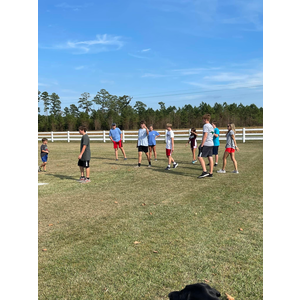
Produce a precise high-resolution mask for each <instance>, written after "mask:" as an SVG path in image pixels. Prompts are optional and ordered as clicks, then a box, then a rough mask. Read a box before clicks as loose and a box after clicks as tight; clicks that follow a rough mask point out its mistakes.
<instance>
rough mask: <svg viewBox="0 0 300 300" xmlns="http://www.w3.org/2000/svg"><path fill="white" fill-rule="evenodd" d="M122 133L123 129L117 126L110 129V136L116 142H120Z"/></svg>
mask: <svg viewBox="0 0 300 300" xmlns="http://www.w3.org/2000/svg"><path fill="white" fill-rule="evenodd" d="M121 134H122V132H121V130H120V129H119V128H117V127H116V128H115V129H111V130H110V131H109V136H111V137H112V139H113V140H114V141H115V142H118V141H119V140H120V139H121Z"/></svg>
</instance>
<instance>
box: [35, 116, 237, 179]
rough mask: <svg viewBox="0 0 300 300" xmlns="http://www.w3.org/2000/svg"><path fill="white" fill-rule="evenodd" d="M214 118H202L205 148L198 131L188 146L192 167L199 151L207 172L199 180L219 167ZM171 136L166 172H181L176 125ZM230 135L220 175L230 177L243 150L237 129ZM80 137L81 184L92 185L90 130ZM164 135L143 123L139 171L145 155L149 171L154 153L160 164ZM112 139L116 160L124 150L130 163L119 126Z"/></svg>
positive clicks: (44, 146) (44, 158)
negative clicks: (228, 172)
mask: <svg viewBox="0 0 300 300" xmlns="http://www.w3.org/2000/svg"><path fill="white" fill-rule="evenodd" d="M210 119H211V116H210V114H205V115H204V116H203V117H202V120H203V133H202V140H201V144H200V145H199V147H198V145H197V137H198V133H197V132H196V129H195V128H191V130H190V136H189V140H188V142H187V143H186V146H187V145H188V144H190V147H191V150H192V155H193V160H192V163H193V164H194V163H196V162H197V160H196V149H197V148H198V160H199V162H200V164H201V167H202V169H203V172H202V174H201V175H200V176H198V178H205V177H213V167H214V166H217V165H218V149H219V145H220V141H219V135H220V131H219V129H218V128H217V123H216V122H215V121H213V122H211V123H210ZM166 129H167V134H166V156H167V158H168V165H167V167H166V168H165V170H167V171H169V170H171V164H172V165H173V168H177V166H178V163H177V162H176V161H175V160H174V158H173V156H172V154H173V152H174V132H173V130H172V124H170V123H167V124H166ZM227 129H228V131H227V133H226V146H225V152H224V155H223V166H222V169H220V170H218V171H217V173H226V171H225V167H226V163H227V157H228V156H229V155H230V157H231V160H232V162H233V165H234V171H233V173H239V172H238V169H237V162H236V159H235V151H236V150H237V151H239V148H238V147H237V144H236V139H235V125H234V124H233V123H230V124H228V125H227ZM79 133H80V134H81V135H82V138H81V143H80V154H79V156H78V166H79V168H80V173H81V176H80V179H79V182H81V183H89V182H91V180H90V166H89V162H90V159H91V151H90V140H89V137H88V135H87V133H86V127H85V126H80V127H79ZM159 136H160V134H159V133H158V132H157V131H155V130H153V126H152V125H150V126H149V129H148V128H147V126H146V123H145V121H141V122H140V129H139V131H138V140H137V145H136V147H137V148H138V164H137V165H136V166H135V167H136V168H140V167H141V162H142V156H143V152H144V153H145V155H146V158H147V161H148V167H151V166H152V165H151V155H152V152H153V154H154V159H155V161H156V160H157V152H156V139H157V137H159ZM109 138H110V139H111V141H112V143H113V147H114V150H115V157H116V160H117V161H118V160H119V158H118V149H121V151H122V154H123V156H124V160H127V157H126V153H125V150H124V147H123V144H122V131H121V130H120V129H119V128H117V126H116V123H113V124H112V126H111V129H110V131H109ZM47 142H48V140H47V138H43V139H42V145H41V159H42V162H43V163H42V165H41V166H40V167H39V171H46V164H47V159H48V153H49V150H48V147H47ZM213 155H215V163H214V162H213ZM206 157H207V158H208V164H207V166H209V171H208V170H207V168H206V163H205V160H204V158H206ZM84 169H86V172H85V173H86V175H84Z"/></svg>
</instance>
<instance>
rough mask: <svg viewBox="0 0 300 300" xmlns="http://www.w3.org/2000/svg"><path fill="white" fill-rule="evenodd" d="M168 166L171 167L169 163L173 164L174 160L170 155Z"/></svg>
mask: <svg viewBox="0 0 300 300" xmlns="http://www.w3.org/2000/svg"><path fill="white" fill-rule="evenodd" d="M168 161H169V165H171V162H172V163H174V158H173V157H172V156H171V155H170V156H169V157H168Z"/></svg>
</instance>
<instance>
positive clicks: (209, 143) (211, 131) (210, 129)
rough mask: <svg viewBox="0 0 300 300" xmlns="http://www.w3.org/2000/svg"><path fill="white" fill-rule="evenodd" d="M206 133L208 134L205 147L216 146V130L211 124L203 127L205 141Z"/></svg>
mask: <svg viewBox="0 0 300 300" xmlns="http://www.w3.org/2000/svg"><path fill="white" fill-rule="evenodd" d="M205 132H207V137H206V140H205V142H204V144H203V146H208V147H210V146H213V145H214V142H213V134H214V128H213V127H212V125H211V124H210V123H207V124H204V125H203V135H202V140H203V136H204V133H205Z"/></svg>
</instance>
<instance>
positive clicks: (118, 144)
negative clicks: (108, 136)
mask: <svg viewBox="0 0 300 300" xmlns="http://www.w3.org/2000/svg"><path fill="white" fill-rule="evenodd" d="M113 142H114V149H118V147H119V148H121V147H123V145H122V140H119V141H118V142H115V141H113Z"/></svg>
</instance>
